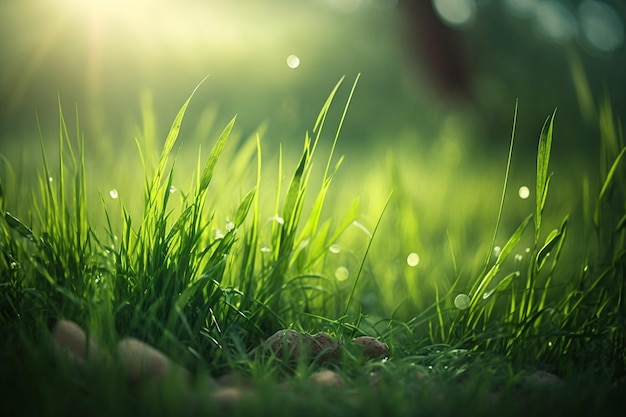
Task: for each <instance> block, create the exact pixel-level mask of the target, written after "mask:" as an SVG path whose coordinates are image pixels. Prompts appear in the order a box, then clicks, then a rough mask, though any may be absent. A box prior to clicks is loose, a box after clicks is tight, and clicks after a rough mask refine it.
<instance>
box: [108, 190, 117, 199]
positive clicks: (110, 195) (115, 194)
mask: <svg viewBox="0 0 626 417" xmlns="http://www.w3.org/2000/svg"><path fill="white" fill-rule="evenodd" d="M109 197H111V198H112V199H113V200H117V197H119V193H118V192H117V190H116V189H115V188H113V189H112V190H111V191H109Z"/></svg>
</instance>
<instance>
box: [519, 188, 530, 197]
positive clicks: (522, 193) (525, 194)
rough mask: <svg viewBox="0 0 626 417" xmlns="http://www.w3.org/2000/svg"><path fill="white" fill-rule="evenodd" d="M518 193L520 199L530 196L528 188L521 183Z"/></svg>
mask: <svg viewBox="0 0 626 417" xmlns="http://www.w3.org/2000/svg"><path fill="white" fill-rule="evenodd" d="M518 194H519V198H521V199H522V200H526V199H527V198H528V197H530V188H528V187H527V186H525V185H522V186H521V187H519V191H518Z"/></svg>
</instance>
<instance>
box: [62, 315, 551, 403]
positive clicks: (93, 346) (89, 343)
mask: <svg viewBox="0 0 626 417" xmlns="http://www.w3.org/2000/svg"><path fill="white" fill-rule="evenodd" d="M52 339H53V342H54V346H55V350H56V353H57V355H58V356H59V357H61V356H68V357H69V359H70V360H71V361H72V362H74V363H76V364H78V365H79V366H86V365H87V363H88V362H91V361H96V362H98V363H105V364H107V363H112V362H111V361H112V356H117V357H118V358H119V361H120V362H121V364H122V366H123V369H124V373H125V375H126V379H127V380H128V381H129V383H130V384H131V385H144V384H150V383H155V382H156V383H159V382H160V381H163V380H165V378H177V379H178V380H179V381H180V382H181V383H182V384H184V385H186V386H187V387H189V388H190V389H191V376H190V374H189V372H188V371H187V370H186V369H185V368H184V367H182V366H180V365H177V364H176V363H174V362H173V361H172V360H171V359H170V358H168V357H167V355H165V354H164V353H162V352H160V351H159V350H157V349H155V348H154V347H152V346H150V345H148V344H146V343H144V342H142V341H140V340H138V339H135V338H125V339H122V340H121V341H120V342H119V343H118V344H117V352H114V353H113V354H111V352H103V351H102V349H101V348H100V346H99V345H98V343H97V342H96V341H95V340H94V339H93V338H89V337H87V335H86V333H85V331H84V330H83V329H82V328H81V327H80V326H79V325H77V324H76V323H74V322H72V321H67V320H60V321H58V322H57V323H56V325H55V326H54V328H53V329H52ZM346 344H349V345H350V346H349V347H348V349H346V348H347V346H345V344H344V343H342V342H341V341H340V340H336V339H334V338H332V337H331V336H329V335H328V334H326V333H317V334H314V335H310V334H307V333H302V332H298V331H295V330H292V329H285V330H279V331H277V332H276V333H274V334H273V335H272V336H270V337H269V338H268V339H267V340H266V341H265V342H264V343H263V344H262V345H261V346H260V349H261V350H262V351H263V352H265V353H267V354H269V355H273V356H274V357H275V358H277V359H279V360H281V361H282V362H284V363H292V364H293V363H296V362H299V361H306V362H307V363H312V362H315V363H316V364H318V365H324V364H326V363H329V362H331V363H332V362H336V361H337V360H339V359H340V358H341V357H342V355H343V354H345V352H346V350H349V351H350V353H351V354H355V353H356V354H360V355H362V357H363V358H364V359H365V360H376V359H383V358H386V357H389V355H390V351H389V348H388V347H387V346H386V345H385V344H384V343H382V342H381V341H379V340H377V339H375V338H373V337H369V336H361V337H356V338H354V339H352V340H351V341H350V342H347V343H346ZM320 367H321V368H323V366H320ZM371 376H372V378H371V380H370V386H376V385H377V384H378V383H379V382H380V375H374V374H373V375H371ZM417 377H419V378H418V379H420V380H422V382H424V383H428V382H429V381H428V380H424V378H425V375H423V374H421V373H420V374H419V375H417ZM209 380H210V384H209V388H210V389H209V390H208V393H207V399H209V400H211V401H214V402H215V403H217V404H219V405H221V406H227V407H228V406H233V405H236V404H238V403H240V402H241V401H242V400H243V399H245V398H246V397H249V396H253V395H255V394H254V393H255V391H254V387H253V385H252V382H251V380H250V379H249V378H246V377H245V376H242V375H238V374H225V375H222V376H220V377H217V378H215V379H213V378H209ZM309 380H310V382H311V383H312V384H315V385H318V386H322V387H328V388H330V389H342V388H345V387H347V383H346V381H345V380H344V379H343V377H342V376H341V375H340V374H339V373H337V372H335V371H332V370H330V369H322V370H319V371H317V372H315V373H313V374H312V375H311V376H310V377H309ZM524 383H525V384H526V385H528V386H531V387H535V388H537V387H538V388H540V389H552V388H558V387H561V386H562V385H563V381H562V380H561V379H560V378H559V377H557V376H556V375H554V374H551V373H548V372H545V371H536V372H534V373H531V374H528V375H526V376H525V378H524Z"/></svg>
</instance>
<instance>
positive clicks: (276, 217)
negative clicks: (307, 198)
mask: <svg viewBox="0 0 626 417" xmlns="http://www.w3.org/2000/svg"><path fill="white" fill-rule="evenodd" d="M269 221H271V222H276V223H278V224H280V225H283V224H285V219H283V218H282V217H280V216H279V215H278V214H275V215H273V216H272V217H270V219H269Z"/></svg>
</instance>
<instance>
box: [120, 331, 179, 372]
mask: <svg viewBox="0 0 626 417" xmlns="http://www.w3.org/2000/svg"><path fill="white" fill-rule="evenodd" d="M117 351H118V353H119V355H120V358H121V360H122V362H123V363H124V365H125V367H126V372H127V375H128V379H129V380H130V381H131V382H134V383H137V382H142V381H145V380H152V381H154V380H161V379H163V378H165V377H166V376H168V375H170V374H172V375H174V376H176V377H179V378H182V379H183V380H188V378H189V376H188V373H187V371H186V370H185V369H184V368H182V367H180V366H178V365H176V364H174V363H173V362H172V361H171V360H170V359H169V358H168V357H167V356H166V355H165V354H163V353H162V352H160V351H158V350H157V349H155V348H153V347H152V346H150V345H148V344H146V343H144V342H142V341H140V340H138V339H134V338H127V339H124V340H122V341H120V342H119V343H118V345H117Z"/></svg>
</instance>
